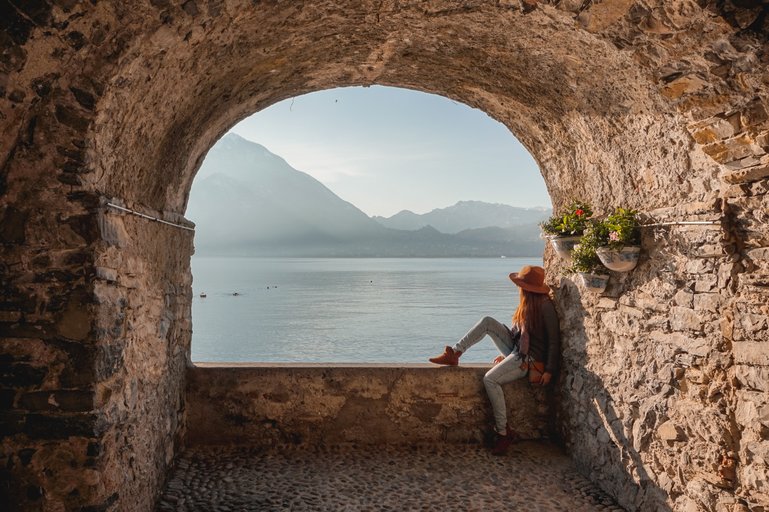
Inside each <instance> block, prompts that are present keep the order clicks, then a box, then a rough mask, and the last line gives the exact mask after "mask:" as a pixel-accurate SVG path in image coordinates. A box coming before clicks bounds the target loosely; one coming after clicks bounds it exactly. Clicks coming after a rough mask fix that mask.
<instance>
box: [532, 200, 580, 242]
mask: <svg viewBox="0 0 769 512" xmlns="http://www.w3.org/2000/svg"><path fill="white" fill-rule="evenodd" d="M592 215H593V208H592V207H591V206H590V205H589V204H588V203H586V202H584V201H573V202H572V203H571V204H569V206H567V207H566V209H565V210H563V211H561V212H559V213H558V214H556V215H553V216H552V217H550V218H549V219H548V220H547V221H545V222H543V223H541V224H540V225H539V227H540V228H541V229H542V231H543V232H544V233H545V234H548V235H555V236H570V235H581V234H582V233H583V232H584V231H585V228H586V227H587V225H588V222H589V219H590V217H592Z"/></svg>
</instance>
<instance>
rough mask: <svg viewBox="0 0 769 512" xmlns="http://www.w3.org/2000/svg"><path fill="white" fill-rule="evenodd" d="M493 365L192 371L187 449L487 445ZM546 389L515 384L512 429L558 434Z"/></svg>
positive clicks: (207, 367) (206, 367) (531, 434)
mask: <svg viewBox="0 0 769 512" xmlns="http://www.w3.org/2000/svg"><path fill="white" fill-rule="evenodd" d="M486 371H488V365H463V366H461V367H458V368H449V367H442V368H441V367H435V366H432V365H430V366H427V365H406V366H393V365H341V366H333V365H332V366H328V365H325V366H321V365H306V366H298V365H275V364H271V365H245V364H244V365H238V366H235V367H232V366H222V365H216V364H211V363H208V364H203V363H201V364H199V365H197V366H195V367H191V368H189V370H188V380H187V382H188V384H187V433H188V435H187V443H188V444H189V445H200V444H244V445H247V446H255V447H275V446H280V445H285V444H290V445H300V446H323V445H338V444H357V445H368V444H400V445H414V444H428V443H481V442H483V441H484V437H485V435H486V434H487V433H488V432H489V429H490V425H492V424H493V421H492V416H491V407H490V405H489V402H488V399H487V398H486V393H485V390H484V388H483V375H484V373H485V372H486ZM546 395H547V394H546V392H545V389H544V388H541V387H539V388H535V387H534V386H531V385H529V384H528V382H524V381H517V382H515V383H513V384H510V385H508V386H505V399H506V401H507V404H508V411H509V412H508V414H509V416H508V418H509V421H510V425H511V426H513V428H515V429H516V431H517V432H519V433H520V434H521V436H522V437H524V438H527V439H539V438H542V437H545V436H548V435H549V434H550V431H551V430H552V425H548V418H549V417H551V414H549V411H548V402H549V400H548V397H547V396H546Z"/></svg>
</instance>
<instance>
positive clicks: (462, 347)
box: [453, 316, 514, 356]
mask: <svg viewBox="0 0 769 512" xmlns="http://www.w3.org/2000/svg"><path fill="white" fill-rule="evenodd" d="M487 335H488V336H489V337H490V338H491V340H492V341H493V342H494V345H496V346H497V349H499V352H500V353H501V354H502V355H503V356H507V355H509V354H510V353H511V352H512V351H513V347H514V343H513V338H512V336H511V335H510V331H509V330H508V329H507V327H505V326H504V324H501V323H499V322H497V321H496V320H494V319H493V318H491V317H490V316H484V317H483V318H481V319H480V320H479V321H478V323H477V324H475V326H474V327H473V328H472V329H470V330H469V331H468V332H467V334H465V335H464V337H463V338H462V339H461V340H459V341H458V342H457V344H456V345H454V347H453V349H454V350H456V351H459V352H462V353H465V352H466V351H467V349H468V348H470V347H472V346H473V345H475V344H476V343H478V342H479V341H481V340H482V339H483V337H484V336H487Z"/></svg>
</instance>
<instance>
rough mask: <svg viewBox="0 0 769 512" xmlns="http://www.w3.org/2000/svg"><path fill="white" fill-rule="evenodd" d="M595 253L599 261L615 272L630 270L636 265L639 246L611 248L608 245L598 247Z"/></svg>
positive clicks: (639, 253) (639, 251)
mask: <svg viewBox="0 0 769 512" xmlns="http://www.w3.org/2000/svg"><path fill="white" fill-rule="evenodd" d="M595 252H596V254H597V255H598V258H599V259H600V260H601V263H603V265H604V266H605V267H606V268H608V269H609V270H613V271H615V272H630V271H631V270H633V269H634V268H635V267H636V265H638V257H639V256H640V255H641V248H640V247H638V246H632V247H622V248H621V249H611V248H609V247H599V248H598V249H596V251H595Z"/></svg>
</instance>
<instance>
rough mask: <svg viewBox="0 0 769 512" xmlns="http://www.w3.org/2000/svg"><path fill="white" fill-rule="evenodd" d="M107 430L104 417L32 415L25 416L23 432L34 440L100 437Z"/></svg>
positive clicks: (84, 414) (93, 415)
mask: <svg viewBox="0 0 769 512" xmlns="http://www.w3.org/2000/svg"><path fill="white" fill-rule="evenodd" d="M106 428H107V423H106V421H105V419H104V417H103V416H102V415H100V414H92V413H70V414H32V413H29V414H27V415H26V416H25V421H24V427H23V432H24V433H25V434H26V435H28V436H29V437H31V438H33V439H66V438H67V437H70V436H76V437H99V436H100V435H101V434H103V433H104V431H105V430H106Z"/></svg>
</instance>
